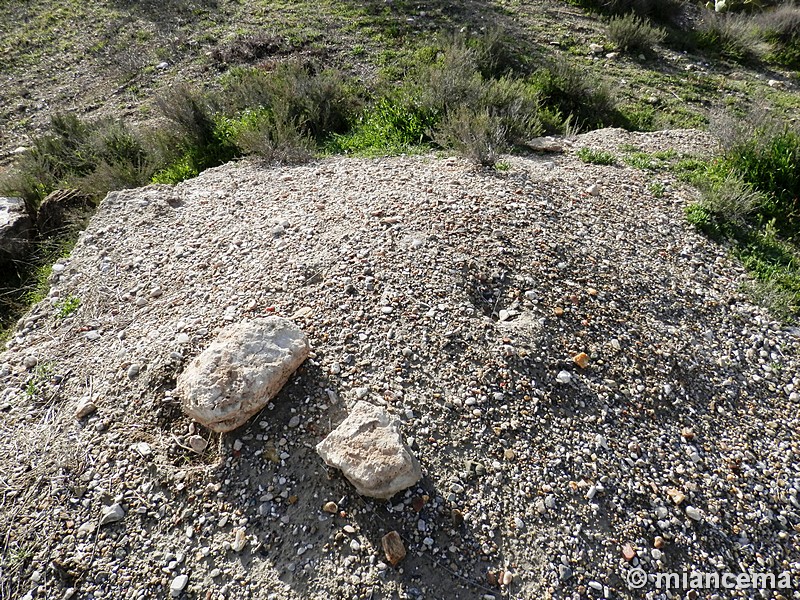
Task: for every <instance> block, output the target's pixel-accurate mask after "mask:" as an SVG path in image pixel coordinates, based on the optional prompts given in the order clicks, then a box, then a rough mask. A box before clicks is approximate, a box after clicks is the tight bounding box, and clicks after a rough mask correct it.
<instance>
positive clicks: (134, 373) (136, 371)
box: [128, 363, 141, 379]
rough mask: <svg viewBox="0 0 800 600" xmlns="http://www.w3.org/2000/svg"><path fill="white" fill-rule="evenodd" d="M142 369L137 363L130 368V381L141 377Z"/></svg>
mask: <svg viewBox="0 0 800 600" xmlns="http://www.w3.org/2000/svg"><path fill="white" fill-rule="evenodd" d="M140 368H141V367H139V365H137V364H136V363H134V364H132V365H131V366H130V367H128V379H136V378H137V377H138V376H139V369H140Z"/></svg>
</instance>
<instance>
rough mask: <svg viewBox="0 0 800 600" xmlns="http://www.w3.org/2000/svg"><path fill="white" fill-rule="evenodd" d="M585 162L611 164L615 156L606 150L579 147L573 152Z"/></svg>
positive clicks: (613, 162)
mask: <svg viewBox="0 0 800 600" xmlns="http://www.w3.org/2000/svg"><path fill="white" fill-rule="evenodd" d="M575 154H576V155H577V156H578V158H580V159H581V160H582V161H583V162H585V163H591V164H594V165H613V164H615V163H616V162H617V158H616V157H615V156H614V155H613V154H612V153H611V152H608V151H607V150H595V149H594V148H587V147H585V146H584V147H583V148H579V149H578V151H577V152H576V153H575Z"/></svg>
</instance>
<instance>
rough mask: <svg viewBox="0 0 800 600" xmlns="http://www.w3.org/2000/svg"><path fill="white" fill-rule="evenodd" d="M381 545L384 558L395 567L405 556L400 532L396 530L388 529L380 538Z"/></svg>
mask: <svg viewBox="0 0 800 600" xmlns="http://www.w3.org/2000/svg"><path fill="white" fill-rule="evenodd" d="M381 546H382V547H383V553H384V554H385V555H386V560H388V561H389V563H390V564H391V565H392V566H393V567H396V566H397V565H398V564H400V562H401V561H402V560H403V559H404V558H405V557H406V547H405V545H403V540H402V539H401V538H400V534H399V533H397V532H396V531H390V532H389V533H387V534H386V535H385V536H383V537H382V538H381Z"/></svg>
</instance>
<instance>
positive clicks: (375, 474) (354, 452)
mask: <svg viewBox="0 0 800 600" xmlns="http://www.w3.org/2000/svg"><path fill="white" fill-rule="evenodd" d="M317 452H318V453H319V455H320V456H321V457H322V459H323V460H324V461H325V463H326V464H328V465H329V466H332V467H336V468H337V469H341V470H342V473H343V474H344V476H345V477H346V478H347V480H348V481H349V482H350V483H352V484H353V486H354V487H355V488H356V491H358V493H359V494H362V495H364V496H371V497H373V498H383V499H387V498H391V497H392V496H393V495H395V494H396V493H397V492H400V491H402V490H404V489H406V488H408V487H410V486H412V485H414V484H415V483H416V482H417V481H419V479H420V477H422V470H421V468H420V465H419V462H418V461H417V459H416V458H415V457H414V456H413V455H412V454H411V451H410V450H409V448H408V447H407V446H406V444H405V443H404V441H403V437H402V435H401V433H400V421H399V420H398V419H397V418H395V417H392V416H390V415H389V414H388V413H387V412H386V411H385V410H384V409H383V408H380V407H377V406H373V405H372V404H370V403H369V402H363V401H362V402H358V403H357V404H356V405H355V407H353V410H352V412H351V413H350V414H349V415H348V417H347V418H346V419H345V420H344V421H342V423H341V425H339V427H337V428H336V429H334V430H333V431H332V432H331V433H330V434H329V435H328V437H326V438H325V439H324V440H323V441H322V442H320V443H319V444H317Z"/></svg>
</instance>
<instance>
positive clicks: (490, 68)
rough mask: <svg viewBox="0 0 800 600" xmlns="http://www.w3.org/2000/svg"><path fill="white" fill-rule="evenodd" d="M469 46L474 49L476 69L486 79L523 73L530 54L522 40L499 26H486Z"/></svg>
mask: <svg viewBox="0 0 800 600" xmlns="http://www.w3.org/2000/svg"><path fill="white" fill-rule="evenodd" d="M470 46H471V47H472V48H473V49H474V50H475V54H476V65H477V68H478V71H479V72H480V73H481V75H482V76H483V77H484V78H486V79H489V78H493V77H503V76H506V75H511V74H515V73H524V72H525V71H526V69H527V66H528V62H529V57H530V54H531V49H530V48H528V47H526V46H525V45H524V42H523V41H522V40H520V39H519V38H515V37H513V36H511V35H509V34H507V33H506V32H505V31H503V30H502V29H500V28H499V27H489V28H487V29H486V30H484V31H483V32H482V33H481V35H479V36H478V37H477V38H474V39H473V40H471V41H470Z"/></svg>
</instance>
